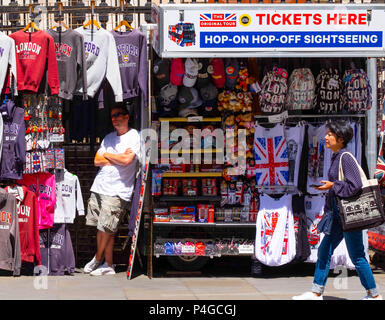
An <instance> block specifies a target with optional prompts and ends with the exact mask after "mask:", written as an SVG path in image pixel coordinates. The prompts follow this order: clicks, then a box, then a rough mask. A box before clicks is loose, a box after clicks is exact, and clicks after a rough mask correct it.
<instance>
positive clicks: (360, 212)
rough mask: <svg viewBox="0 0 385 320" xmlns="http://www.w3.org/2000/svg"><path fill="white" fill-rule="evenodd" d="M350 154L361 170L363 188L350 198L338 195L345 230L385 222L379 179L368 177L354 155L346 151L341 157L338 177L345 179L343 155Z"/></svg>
mask: <svg viewBox="0 0 385 320" xmlns="http://www.w3.org/2000/svg"><path fill="white" fill-rule="evenodd" d="M345 153H347V154H349V155H350V156H351V157H352V158H353V159H354V161H355V162H356V165H357V167H358V169H359V171H360V176H361V180H362V189H361V191H360V192H358V194H357V195H355V196H352V197H349V198H341V197H336V198H337V202H338V208H339V211H340V217H341V222H342V229H343V231H345V232H346V231H358V230H363V229H369V228H373V227H376V226H379V225H380V224H382V223H384V222H385V214H384V206H383V203H382V200H381V194H380V188H379V185H378V181H377V179H370V180H368V179H367V178H366V175H365V172H364V170H362V168H361V166H360V165H359V164H358V162H357V160H356V159H355V158H354V156H353V155H352V154H351V153H349V152H344V153H343V154H342V155H341V158H340V164H339V173H338V179H339V180H341V181H343V180H344V172H343V170H342V162H341V160H342V157H343V155H344V154H345Z"/></svg>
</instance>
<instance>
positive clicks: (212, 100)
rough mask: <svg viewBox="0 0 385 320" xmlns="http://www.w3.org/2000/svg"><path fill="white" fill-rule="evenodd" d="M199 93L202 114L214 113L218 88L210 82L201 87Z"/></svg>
mask: <svg viewBox="0 0 385 320" xmlns="http://www.w3.org/2000/svg"><path fill="white" fill-rule="evenodd" d="M199 93H200V95H201V97H202V100H203V103H202V105H201V110H202V115H203V116H213V115H215V114H216V113H217V104H218V99H217V97H218V89H217V88H216V87H215V86H214V85H213V84H212V83H211V82H210V83H209V84H208V85H207V86H206V87H204V88H201V89H200V90H199Z"/></svg>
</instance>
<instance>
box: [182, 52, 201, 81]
mask: <svg viewBox="0 0 385 320" xmlns="http://www.w3.org/2000/svg"><path fill="white" fill-rule="evenodd" d="M184 66H185V71H184V76H183V85H184V86H186V87H193V86H194V85H195V83H196V81H197V76H198V69H199V65H198V60H197V59H191V58H187V59H186V61H185V63H184Z"/></svg>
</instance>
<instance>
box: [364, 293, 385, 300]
mask: <svg viewBox="0 0 385 320" xmlns="http://www.w3.org/2000/svg"><path fill="white" fill-rule="evenodd" d="M361 300H383V299H382V295H380V294H379V295H378V296H377V297H375V298H373V297H372V296H366V297H364V298H362V299H361Z"/></svg>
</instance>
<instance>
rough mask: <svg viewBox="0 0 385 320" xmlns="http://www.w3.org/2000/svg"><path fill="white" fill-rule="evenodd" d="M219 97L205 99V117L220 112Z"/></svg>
mask: <svg viewBox="0 0 385 320" xmlns="http://www.w3.org/2000/svg"><path fill="white" fill-rule="evenodd" d="M217 104H218V102H217V99H214V100H208V101H203V103H202V105H201V106H200V108H201V114H202V116H205V117H213V116H216V115H217V114H218V108H217Z"/></svg>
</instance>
